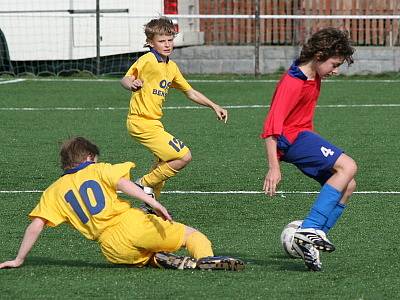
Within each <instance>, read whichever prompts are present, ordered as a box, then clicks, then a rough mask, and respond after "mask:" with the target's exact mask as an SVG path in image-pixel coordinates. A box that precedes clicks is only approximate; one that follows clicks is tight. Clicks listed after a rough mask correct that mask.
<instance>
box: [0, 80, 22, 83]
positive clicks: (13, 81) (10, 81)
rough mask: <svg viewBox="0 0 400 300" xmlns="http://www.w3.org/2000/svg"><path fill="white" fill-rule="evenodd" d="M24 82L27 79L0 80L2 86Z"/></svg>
mask: <svg viewBox="0 0 400 300" xmlns="http://www.w3.org/2000/svg"><path fill="white" fill-rule="evenodd" d="M22 81H26V79H13V80H4V81H3V80H0V84H9V83H18V82H22Z"/></svg>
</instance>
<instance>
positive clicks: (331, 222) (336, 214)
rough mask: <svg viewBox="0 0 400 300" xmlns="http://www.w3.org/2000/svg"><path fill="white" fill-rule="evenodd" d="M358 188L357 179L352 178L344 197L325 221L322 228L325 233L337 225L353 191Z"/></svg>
mask: <svg viewBox="0 0 400 300" xmlns="http://www.w3.org/2000/svg"><path fill="white" fill-rule="evenodd" d="M355 189H356V182H355V180H354V179H353V180H351V181H350V183H349V184H348V185H347V187H346V191H345V192H344V193H343V196H342V199H340V201H339V202H338V203H337V204H336V206H335V207H334V209H333V210H332V211H331V213H330V214H329V216H328V219H327V221H326V222H325V224H324V226H323V227H322V230H323V231H324V232H325V233H328V231H329V230H330V229H331V228H332V227H333V226H335V224H336V223H337V221H338V220H339V218H340V217H341V216H342V214H343V211H344V209H345V208H346V204H347V202H348V200H349V198H350V196H351V195H352V194H353V192H354V191H355Z"/></svg>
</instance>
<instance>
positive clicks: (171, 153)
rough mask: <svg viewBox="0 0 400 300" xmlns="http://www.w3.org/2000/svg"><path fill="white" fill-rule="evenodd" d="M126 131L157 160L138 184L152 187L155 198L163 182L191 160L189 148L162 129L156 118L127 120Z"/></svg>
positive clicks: (158, 194)
mask: <svg viewBox="0 0 400 300" xmlns="http://www.w3.org/2000/svg"><path fill="white" fill-rule="evenodd" d="M127 124H128V131H129V133H130V134H131V136H133V137H134V138H135V139H137V140H138V141H139V142H140V143H141V144H142V145H144V146H145V147H147V148H148V149H149V150H150V151H151V152H152V153H153V154H154V155H155V156H156V157H157V158H158V160H159V163H157V165H156V166H155V168H153V169H152V170H151V171H150V172H149V173H148V174H146V175H144V176H143V177H142V178H141V180H140V181H141V182H140V184H142V185H144V186H148V187H152V188H153V189H154V193H155V194H156V195H155V196H156V198H158V197H159V196H160V193H161V189H162V187H163V185H164V182H165V181H166V180H168V179H169V178H171V177H173V176H175V175H176V174H177V173H178V171H179V170H180V169H182V168H183V167H185V166H186V165H187V164H188V163H189V162H190V161H191V154H190V150H189V148H188V147H187V146H186V145H185V144H184V143H182V142H181V141H180V140H179V139H177V138H175V137H174V136H173V135H171V134H170V133H168V132H167V131H165V130H164V127H163V125H162V123H161V122H160V121H158V120H144V119H140V118H139V119H134V120H133V121H130V120H128V122H127Z"/></svg>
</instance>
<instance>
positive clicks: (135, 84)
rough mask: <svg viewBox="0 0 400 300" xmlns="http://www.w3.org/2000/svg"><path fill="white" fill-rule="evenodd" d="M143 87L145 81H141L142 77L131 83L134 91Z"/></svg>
mask: <svg viewBox="0 0 400 300" xmlns="http://www.w3.org/2000/svg"><path fill="white" fill-rule="evenodd" d="M142 87H143V81H141V80H140V79H135V80H133V81H132V83H131V85H130V88H131V91H133V92H136V91H138V90H140V89H141V88H142Z"/></svg>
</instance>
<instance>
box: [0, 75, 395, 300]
mask: <svg viewBox="0 0 400 300" xmlns="http://www.w3.org/2000/svg"><path fill="white" fill-rule="evenodd" d="M221 78H222V79H223V80H217V79H221ZM192 79H194V80H193V81H192V85H193V86H194V87H195V88H196V89H198V90H199V91H201V92H203V93H204V94H205V95H207V96H208V97H209V98H211V99H213V100H215V101H216V102H218V103H219V104H221V105H222V106H226V107H228V110H229V120H228V123H227V124H223V123H221V122H218V121H217V120H216V118H215V115H214V113H213V112H212V111H211V110H209V109H204V108H202V109H197V108H199V107H198V106H196V105H195V104H194V103H192V102H190V101H189V100H187V99H186V98H185V97H184V96H183V95H182V94H181V93H179V92H175V91H170V94H169V95H168V97H167V101H166V103H165V108H166V109H165V110H164V113H165V115H164V117H163V123H164V125H165V127H166V129H167V130H168V131H170V132H171V133H173V134H174V135H175V136H176V137H178V138H179V139H181V140H182V141H184V142H185V144H187V145H188V146H189V147H190V149H191V151H192V155H193V161H192V162H191V163H190V164H189V165H188V166H187V168H185V169H184V170H183V171H182V172H181V173H180V174H179V175H178V176H176V177H175V178H173V179H171V180H170V181H169V182H168V183H167V185H166V188H165V193H163V195H162V197H161V199H160V201H161V202H162V203H163V204H164V205H165V206H166V207H167V208H168V209H169V211H170V212H172V214H173V215H174V218H175V219H176V220H177V221H180V222H183V223H186V224H188V225H190V226H193V227H196V228H198V229H199V230H201V231H202V232H204V233H205V234H206V235H207V236H208V237H209V238H210V240H211V241H212V242H213V245H214V249H215V253H216V254H218V255H230V256H235V257H239V258H241V259H243V260H244V261H246V263H247V266H246V269H245V270H244V271H243V272H224V271H220V272H202V271H175V270H159V269H151V268H145V269H135V268H126V267H121V266H113V265H111V264H108V263H107V262H106V261H105V260H104V259H103V257H102V255H101V253H100V250H99V247H98V246H97V244H96V243H95V242H91V241H88V240H85V239H84V238H83V237H82V236H80V235H79V234H78V233H77V232H75V231H73V230H72V229H71V228H70V227H69V226H68V225H62V226H60V227H57V228H49V229H46V230H45V231H44V232H43V234H42V236H41V238H40V239H39V241H38V243H37V244H36V245H35V247H34V248H33V250H32V252H31V253H30V256H29V257H28V258H27V260H26V262H25V264H24V266H23V267H22V268H20V269H12V270H11V269H10V270H0V298H1V299H21V298H40V299H49V298H57V299H64V298H65V299H77V298H80V299H85V298H88V299H91V298H98V299H114V298H116V299H226V298H230V299H317V298H318V299H396V298H398V297H399V295H400V287H399V285H398V273H399V270H400V263H399V259H398V251H399V250H398V249H399V246H398V245H399V243H398V223H397V222H398V220H399V217H400V189H399V186H400V180H399V166H400V158H399V155H398V149H399V148H400V139H399V137H398V136H399V130H400V121H399V116H400V98H399V94H400V81H399V80H398V78H395V79H394V80H391V78H384V79H385V80H383V79H382V78H381V77H379V78H378V77H377V78H373V77H368V78H365V79H363V78H357V79H355V78H345V77H342V78H339V79H338V80H335V81H333V82H332V81H331V82H325V83H324V84H323V87H322V93H321V96H320V101H319V107H318V108H317V110H316V116H315V125H316V126H315V127H316V130H317V132H319V133H320V134H321V135H323V136H324V137H326V138H327V139H328V140H330V141H332V142H333V143H334V144H336V145H338V146H339V147H341V148H343V149H345V150H346V152H347V153H348V154H349V155H350V156H352V157H353V158H354V159H355V160H356V162H357V163H358V167H359V172H358V174H357V177H356V180H357V183H358V188H357V193H356V194H355V195H354V196H353V197H352V198H351V201H350V204H349V206H348V208H347V210H346V211H345V213H344V215H343V217H342V218H341V219H340V221H339V223H338V224H337V226H336V227H335V228H334V229H333V230H332V231H331V232H330V239H331V240H332V241H333V242H334V243H335V245H336V247H337V250H336V251H335V252H333V253H331V254H326V253H323V254H322V259H321V260H322V263H323V271H322V272H319V273H313V272H309V271H307V270H306V268H305V266H304V264H303V262H302V261H301V260H296V259H291V258H288V257H286V256H285V255H284V254H283V251H282V249H281V246H280V243H279V236H280V233H281V230H282V228H283V227H284V226H285V225H286V224H287V223H288V222H290V221H292V220H296V219H302V218H303V217H304V215H305V214H306V213H307V212H308V210H309V208H310V206H311V204H312V202H313V199H314V198H315V192H317V191H318V189H319V186H318V185H317V184H316V183H314V182H313V181H312V180H311V179H308V178H306V177H304V176H303V175H302V174H301V173H300V172H299V171H298V170H296V169H295V168H294V167H291V166H288V165H282V171H283V180H282V182H281V185H280V187H279V190H280V193H279V194H278V195H277V196H275V197H273V198H270V197H267V196H265V195H264V194H262V193H261V189H262V184H263V179H264V176H265V173H266V166H267V163H266V159H265V152H264V146H263V140H261V139H260V138H259V134H260V132H261V128H262V124H263V120H264V117H265V115H266V113H267V109H268V108H267V106H266V105H267V104H269V101H270V98H271V95H272V93H273V90H274V87H275V84H276V83H275V82H274V81H273V80H272V81H269V80H258V81H254V80H250V79H248V78H234V79H235V80H232V79H230V78H229V77H211V78H208V77H207V78H206V77H196V78H194V77H193V78H192ZM237 79H239V80H237ZM129 98H130V97H129V93H128V92H127V91H125V90H123V89H122V88H121V87H120V85H119V82H118V80H115V79H114V80H113V79H110V80H104V81H98V80H65V79H64V80H62V79H59V78H55V79H52V78H48V79H47V80H43V79H42V80H25V81H17V82H7V83H5V81H4V80H3V81H0V120H1V123H0V124H1V130H0V141H1V143H0V153H1V155H0V162H1V168H0V174H1V176H0V178H1V181H0V261H4V260H8V259H12V258H14V257H15V254H16V252H17V250H18V247H19V243H20V240H21V237H22V235H23V233H24V230H25V227H26V226H27V225H28V223H29V220H28V218H27V217H26V215H27V214H28V213H29V212H30V211H31V210H32V209H33V207H34V206H35V204H36V202H37V201H38V199H39V197H40V191H42V190H44V189H45V188H46V187H47V186H48V185H49V184H51V183H52V182H53V181H55V180H56V179H57V177H58V176H60V174H61V169H60V168H59V162H58V149H59V142H61V141H62V140H64V139H66V138H68V137H70V136H76V135H82V136H85V137H87V138H89V139H90V140H92V141H94V142H95V143H96V144H97V145H98V146H99V147H100V150H101V160H102V161H107V162H111V163H118V162H123V161H128V160H132V161H134V162H135V163H136V164H137V168H136V169H134V171H133V173H132V176H133V177H135V178H136V177H139V176H141V175H143V174H144V173H145V172H146V170H147V169H148V168H149V166H150V165H151V163H152V155H151V154H150V152H148V151H147V150H146V149H144V148H143V147H142V146H141V145H139V144H138V143H136V142H135V141H133V140H132V139H131V138H130V137H129V136H128V133H127V130H126V127H125V120H126V114H127V108H128V104H129ZM194 106H196V109H194V108H193V107H194ZM133 203H134V204H133V205H134V206H137V205H138V203H137V201H133ZM182 253H183V252H182ZM396 278H397V279H396Z"/></svg>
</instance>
